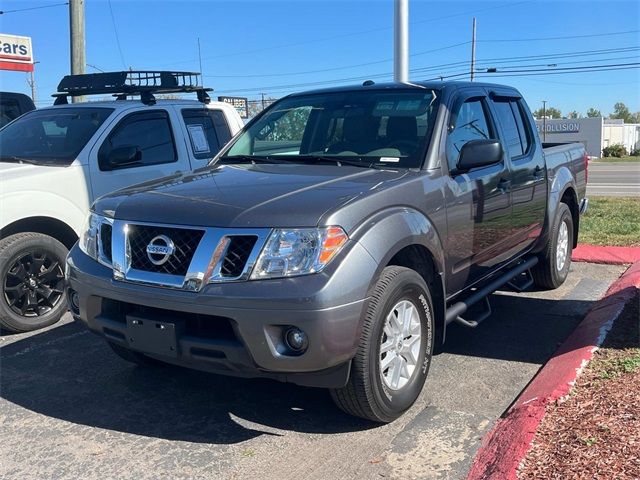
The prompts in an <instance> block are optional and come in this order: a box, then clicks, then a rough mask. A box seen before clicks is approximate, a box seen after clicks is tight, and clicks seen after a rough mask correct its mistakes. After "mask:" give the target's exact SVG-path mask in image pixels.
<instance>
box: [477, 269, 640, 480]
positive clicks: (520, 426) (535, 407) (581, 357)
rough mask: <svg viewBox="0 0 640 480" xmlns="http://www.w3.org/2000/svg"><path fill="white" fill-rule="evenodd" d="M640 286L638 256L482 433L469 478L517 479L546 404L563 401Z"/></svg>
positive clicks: (484, 479) (478, 479) (485, 479)
mask: <svg viewBox="0 0 640 480" xmlns="http://www.w3.org/2000/svg"><path fill="white" fill-rule="evenodd" d="M639 288H640V261H637V262H636V263H634V264H633V265H632V266H631V267H630V268H629V269H628V270H627V271H626V272H625V273H624V274H623V275H622V276H621V277H620V278H619V279H618V280H617V281H615V282H614V283H613V284H612V285H611V287H609V290H607V293H606V294H605V295H604V297H603V298H602V299H601V300H599V301H598V302H596V303H595V304H594V305H593V307H592V308H591V309H590V310H589V313H587V315H586V317H585V318H584V320H582V322H581V323H580V324H579V325H578V327H577V328H576V329H575V330H574V332H573V333H572V334H571V335H570V336H569V338H568V339H567V340H565V342H564V343H563V344H562V345H561V346H560V348H559V349H558V350H557V351H556V353H555V354H554V355H553V357H551V359H550V360H549V361H548V362H547V363H546V364H545V365H544V366H543V367H542V368H541V369H540V371H539V372H538V373H537V375H536V376H535V377H534V379H533V380H532V381H531V383H530V384H529V385H528V386H527V387H526V388H525V389H524V390H523V392H522V393H521V394H520V396H519V397H518V398H517V400H516V401H515V403H514V404H513V405H512V406H511V408H509V410H507V412H506V413H505V414H504V415H503V416H502V418H500V419H499V420H498V421H497V422H496V424H495V425H494V427H493V429H492V430H491V431H489V432H488V433H487V434H486V435H485V437H484V439H483V441H482V445H481V446H480V449H479V450H478V453H477V454H476V456H475V458H474V461H473V464H472V466H471V470H470V472H469V475H468V477H467V480H480V479H483V480H487V479H496V480H497V479H500V480H515V479H516V478H517V476H516V473H517V469H518V466H519V465H520V463H521V462H522V460H523V459H524V457H525V455H526V453H527V451H528V450H529V448H530V447H531V442H532V441H533V438H534V436H535V433H536V429H537V428H538V425H539V424H540V422H541V421H542V418H543V417H544V415H545V412H546V406H547V404H549V403H552V402H556V401H561V400H562V399H563V397H565V396H566V395H567V394H568V393H569V391H570V389H571V387H572V386H573V384H574V383H575V381H576V378H577V377H578V375H580V372H581V371H582V369H583V368H584V367H585V366H586V365H587V364H588V363H589V361H590V360H591V358H592V357H593V352H594V351H595V350H596V349H597V348H598V346H599V345H600V344H601V343H602V342H603V340H604V338H605V337H606V335H607V332H609V330H610V329H611V326H612V325H613V322H614V321H615V320H616V319H617V318H618V316H619V315H620V314H621V313H622V310H623V309H624V307H625V305H626V304H627V303H628V302H629V301H630V300H631V299H632V298H633V297H634V295H635V293H636V290H637V289H639Z"/></svg>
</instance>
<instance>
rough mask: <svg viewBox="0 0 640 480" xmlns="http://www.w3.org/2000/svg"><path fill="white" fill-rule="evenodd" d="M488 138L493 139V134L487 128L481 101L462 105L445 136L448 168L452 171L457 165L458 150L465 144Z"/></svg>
mask: <svg viewBox="0 0 640 480" xmlns="http://www.w3.org/2000/svg"><path fill="white" fill-rule="evenodd" d="M489 138H493V133H492V131H491V128H490V127H489V122H488V120H487V115H486V113H485V109H484V106H483V101H482V100H479V99H475V100H468V101H466V102H465V103H463V104H462V106H461V107H460V110H459V111H458V114H457V117H456V120H455V125H454V126H453V129H452V130H451V131H450V132H449V135H448V136H447V161H448V162H449V168H450V169H454V168H455V167H456V165H457V164H458V157H459V156H460V150H461V149H462V147H463V146H464V144H465V143H468V142H470V141H472V140H486V139H489Z"/></svg>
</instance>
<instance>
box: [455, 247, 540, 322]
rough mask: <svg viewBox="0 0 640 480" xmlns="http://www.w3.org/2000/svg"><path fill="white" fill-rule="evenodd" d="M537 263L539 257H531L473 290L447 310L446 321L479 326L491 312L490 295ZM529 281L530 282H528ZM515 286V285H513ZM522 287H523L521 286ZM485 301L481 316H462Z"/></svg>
mask: <svg viewBox="0 0 640 480" xmlns="http://www.w3.org/2000/svg"><path fill="white" fill-rule="evenodd" d="M536 263H538V257H531V258H529V259H527V260H525V261H524V262H522V263H519V264H518V265H516V266H515V267H513V268H511V269H510V270H507V271H506V272H505V273H503V274H502V275H500V276H499V277H497V278H495V279H494V280H492V281H491V282H489V283H488V284H486V285H485V286H483V287H482V288H480V289H478V290H476V291H475V292H473V293H472V294H471V295H470V296H469V297H467V298H465V299H464V300H461V301H459V302H456V303H454V304H453V305H451V306H450V307H449V308H447V312H446V314H445V322H446V324H447V325H448V324H450V323H451V322H454V321H455V322H458V323H460V324H462V325H464V326H466V327H472V328H473V327H477V326H478V324H479V323H480V322H481V321H482V320H484V319H485V318H487V317H488V316H489V315H490V314H491V307H490V305H489V300H488V298H487V296H488V295H490V294H492V293H493V292H495V291H496V290H497V289H499V288H500V287H502V286H503V285H506V284H508V283H510V282H511V281H512V280H513V279H514V278H515V277H517V276H518V275H520V274H522V273H524V272H526V271H528V270H530V269H531V267H533V266H534V265H535V264H536ZM527 283H528V282H527ZM511 287H512V288H513V287H514V285H511ZM520 288H522V287H520ZM481 300H484V301H485V309H484V311H483V312H482V314H481V315H480V317H479V318H477V319H474V320H466V319H464V318H463V317H462V315H464V314H465V313H466V311H467V310H468V309H469V308H470V307H471V306H472V305H474V304H476V303H478V302H479V301H481Z"/></svg>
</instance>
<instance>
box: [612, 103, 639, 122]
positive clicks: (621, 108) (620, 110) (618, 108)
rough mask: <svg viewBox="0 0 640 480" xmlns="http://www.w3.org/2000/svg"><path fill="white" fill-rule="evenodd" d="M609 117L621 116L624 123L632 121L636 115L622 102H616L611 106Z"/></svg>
mask: <svg viewBox="0 0 640 480" xmlns="http://www.w3.org/2000/svg"><path fill="white" fill-rule="evenodd" d="M609 118H621V119H622V120H623V121H624V122H625V123H634V122H635V120H636V116H635V115H633V114H632V113H631V112H630V111H629V108H628V107H627V106H626V105H625V104H624V103H622V102H618V103H616V104H615V105H614V106H613V113H612V114H611V115H609Z"/></svg>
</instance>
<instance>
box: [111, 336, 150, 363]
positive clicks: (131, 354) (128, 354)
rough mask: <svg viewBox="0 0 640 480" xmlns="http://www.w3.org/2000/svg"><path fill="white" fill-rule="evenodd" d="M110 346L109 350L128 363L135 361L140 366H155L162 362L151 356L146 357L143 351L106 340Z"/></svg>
mask: <svg viewBox="0 0 640 480" xmlns="http://www.w3.org/2000/svg"><path fill="white" fill-rule="evenodd" d="M107 343H108V344H109V346H110V347H111V350H113V351H114V352H115V354H116V355H118V356H119V357H120V358H122V359H123V360H126V361H127V362H129V363H135V364H136V365H140V366H142V367H156V366H158V365H162V362H160V361H159V360H156V359H154V358H151V357H147V356H146V355H145V354H144V353H140V352H135V351H133V350H129V349H128V348H125V347H122V346H120V345H118V344H117V343H113V342H107Z"/></svg>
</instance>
